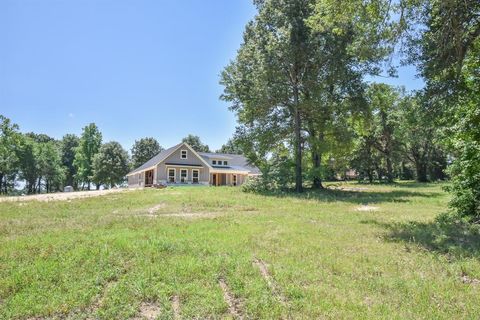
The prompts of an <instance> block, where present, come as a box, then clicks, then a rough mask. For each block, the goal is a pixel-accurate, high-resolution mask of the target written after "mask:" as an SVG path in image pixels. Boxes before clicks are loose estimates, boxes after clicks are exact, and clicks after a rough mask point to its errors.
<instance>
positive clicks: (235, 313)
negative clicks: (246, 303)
mask: <svg viewBox="0 0 480 320" xmlns="http://www.w3.org/2000/svg"><path fill="white" fill-rule="evenodd" d="M218 284H219V286H220V288H221V289H222V292H223V299H224V300H225V302H226V303H227V305H228V312H229V313H230V315H231V316H232V317H233V318H234V319H243V316H242V312H241V303H240V300H238V299H237V298H236V297H235V296H234V295H233V294H232V292H231V291H230V288H229V287H228V285H227V283H226V282H225V279H224V278H220V279H218Z"/></svg>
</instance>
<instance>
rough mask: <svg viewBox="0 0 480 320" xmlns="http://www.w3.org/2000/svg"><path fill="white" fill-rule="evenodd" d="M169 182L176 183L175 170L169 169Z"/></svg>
mask: <svg viewBox="0 0 480 320" xmlns="http://www.w3.org/2000/svg"><path fill="white" fill-rule="evenodd" d="M168 182H170V183H174V182H175V169H168Z"/></svg>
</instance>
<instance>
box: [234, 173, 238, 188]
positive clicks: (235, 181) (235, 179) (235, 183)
mask: <svg viewBox="0 0 480 320" xmlns="http://www.w3.org/2000/svg"><path fill="white" fill-rule="evenodd" d="M233 185H234V186H236V185H237V175H236V174H234V175H233Z"/></svg>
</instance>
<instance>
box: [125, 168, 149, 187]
mask: <svg viewBox="0 0 480 320" xmlns="http://www.w3.org/2000/svg"><path fill="white" fill-rule="evenodd" d="M127 180H128V187H129V188H140V187H143V186H144V181H145V172H141V173H136V174H132V175H130V176H128V177H127Z"/></svg>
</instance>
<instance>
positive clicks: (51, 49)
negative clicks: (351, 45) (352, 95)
mask: <svg viewBox="0 0 480 320" xmlns="http://www.w3.org/2000/svg"><path fill="white" fill-rule="evenodd" d="M254 14H255V9H254V7H253V5H252V3H251V1H249V0H204V1H199V0H190V1H187V0H183V1H182V0H176V1H166V0H151V1H147V0H129V1H124V0H22V1H18V0H2V1H0V114H3V115H5V116H7V117H9V118H11V119H12V120H13V122H15V123H17V124H19V125H20V128H21V130H22V131H23V132H27V131H34V132H37V133H46V134H48V135H51V136H53V137H55V138H61V137H62V136H63V135H64V134H66V133H76V134H80V132H81V129H82V127H83V126H85V125H86V124H88V123H90V122H95V123H96V124H97V125H98V126H99V127H100V129H101V131H102V133H103V136H104V141H111V140H115V141H119V142H120V143H122V145H123V146H124V147H125V148H127V149H130V148H131V146H132V144H133V142H134V141H135V140H136V139H139V138H142V137H147V136H152V137H155V138H156V139H158V140H159V142H160V144H161V145H162V146H164V147H169V146H172V145H174V144H176V143H178V142H179V140H180V139H181V138H182V137H184V136H186V135H187V134H189V133H193V134H196V135H199V136H200V137H201V139H202V140H203V141H204V142H206V143H208V144H209V145H210V147H211V148H213V149H217V148H219V147H220V146H221V144H222V143H224V142H225V141H226V140H227V139H228V138H229V137H230V136H231V135H232V133H233V132H234V128H235V117H234V115H233V114H232V113H231V112H230V111H228V109H227V104H226V103H225V102H222V101H220V100H219V96H220V94H221V93H222V87H221V86H220V85H219V84H218V81H219V74H220V72H221V70H222V69H223V67H224V66H225V65H226V64H227V63H228V62H229V60H231V59H233V58H234V57H235V54H236V50H237V49H238V47H239V46H240V43H241V41H242V32H243V29H244V26H245V24H246V23H247V21H248V20H250V19H251V18H252V17H253V16H254ZM414 74H415V71H414V70H413V69H412V68H404V69H402V70H400V73H399V76H400V77H399V78H398V79H383V78H382V79H379V81H384V82H388V83H392V84H403V85H405V86H406V87H407V89H416V88H418V87H420V86H421V81H420V80H418V79H415V76H414Z"/></svg>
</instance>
